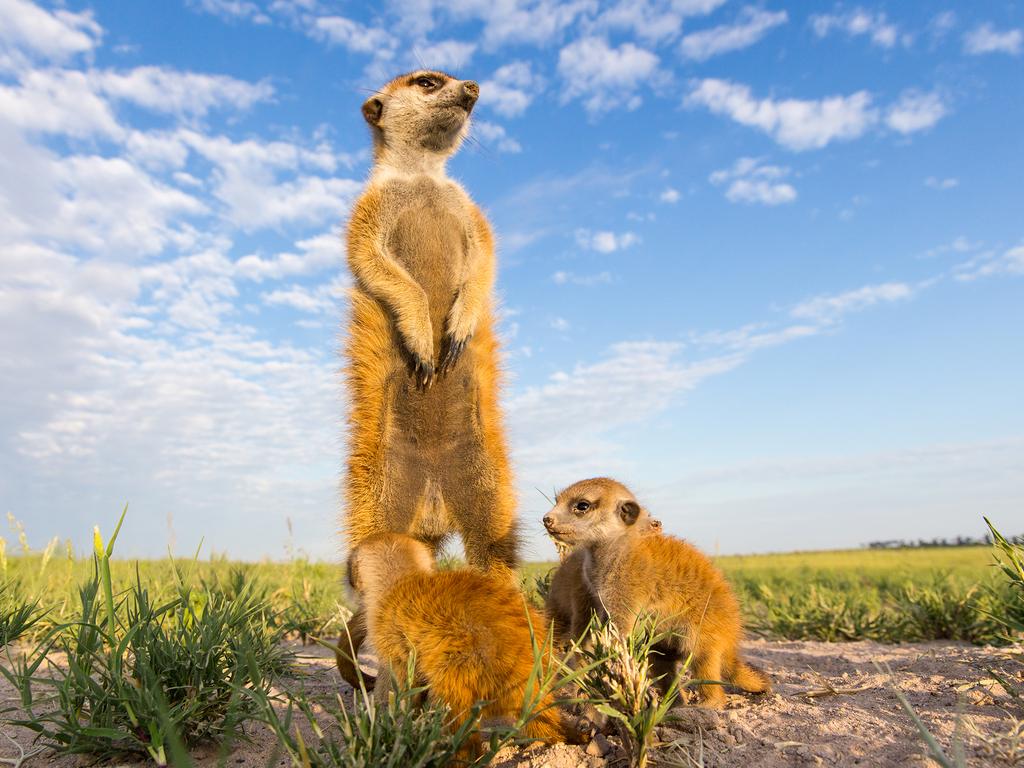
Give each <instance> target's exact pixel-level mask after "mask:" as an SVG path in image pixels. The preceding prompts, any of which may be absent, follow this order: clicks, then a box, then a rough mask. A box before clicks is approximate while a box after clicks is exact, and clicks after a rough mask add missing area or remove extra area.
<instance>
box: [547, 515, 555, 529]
mask: <svg viewBox="0 0 1024 768" xmlns="http://www.w3.org/2000/svg"><path fill="white" fill-rule="evenodd" d="M554 524H555V518H553V517H552V516H551V515H544V527H545V528H551V526H553V525H554Z"/></svg>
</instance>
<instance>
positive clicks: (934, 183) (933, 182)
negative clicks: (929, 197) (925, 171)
mask: <svg viewBox="0 0 1024 768" xmlns="http://www.w3.org/2000/svg"><path fill="white" fill-rule="evenodd" d="M959 184H960V180H959V179H955V178H953V177H952V176H950V177H947V178H945V179H940V178H938V177H936V176H929V177H928V178H927V179H925V180H924V185H925V186H926V187H928V188H929V189H938V190H943V191H945V190H947V189H953V188H955V187H957V186H959Z"/></svg>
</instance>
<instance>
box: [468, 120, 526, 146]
mask: <svg viewBox="0 0 1024 768" xmlns="http://www.w3.org/2000/svg"><path fill="white" fill-rule="evenodd" d="M472 131H473V132H472V134H471V135H473V136H476V137H478V138H479V139H480V141H482V142H483V143H484V144H490V145H493V146H494V147H495V148H496V149H497V150H498V151H499V152H509V153H512V154H515V153H518V152H522V151H523V147H522V146H521V145H520V144H519V142H518V141H516V140H515V139H513V138H512V137H511V136H509V135H508V133H507V132H506V131H505V128H504V127H503V126H500V125H498V124H497V123H490V122H487V121H486V120H474V121H473V127H472Z"/></svg>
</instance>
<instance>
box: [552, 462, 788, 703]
mask: <svg viewBox="0 0 1024 768" xmlns="http://www.w3.org/2000/svg"><path fill="white" fill-rule="evenodd" d="M641 514H643V509H642V508H641V507H640V505H639V504H638V503H637V501H636V498H635V497H634V496H633V494H632V493H630V491H629V489H628V488H626V487H625V486H624V485H622V484H621V483H619V482H616V481H614V480H610V479H608V478H595V479H592V480H582V481H580V482H578V483H575V484H574V485H571V486H569V487H568V488H566V489H565V490H564V491H562V492H561V493H559V494H558V496H557V497H556V499H555V506H554V507H553V508H552V509H551V511H550V512H548V514H547V515H545V516H544V525H545V527H546V528H547V529H548V532H549V533H551V535H553V536H555V537H556V538H558V539H560V540H561V541H563V542H565V543H566V544H570V545H574V546H579V547H583V548H585V549H584V558H583V563H582V570H583V576H584V579H585V580H586V582H587V583H588V585H589V587H590V592H591V595H592V597H593V599H594V601H595V604H596V605H598V606H600V609H601V612H602V614H603V617H607V618H608V619H610V620H611V621H613V622H615V624H616V625H618V626H619V627H620V628H623V629H627V630H628V629H629V628H631V627H633V626H634V624H635V623H636V621H637V620H638V619H639V618H641V617H643V616H653V617H654V619H655V620H656V621H657V626H658V629H659V631H663V632H668V633H670V636H669V637H668V638H666V639H665V640H663V641H661V643H659V645H664V646H666V649H667V650H668V651H669V652H670V654H669V655H666V656H665V657H664V659H663V662H664V663H666V664H668V665H669V666H671V668H672V674H676V669H675V667H676V665H677V660H678V659H679V658H685V657H686V656H687V655H690V654H692V657H693V675H694V677H695V678H696V679H698V680H703V681H725V682H728V683H731V684H732V685H735V686H736V687H738V688H740V689H742V690H744V691H747V692H750V693H764V692H766V691H769V690H770V689H771V684H770V682H769V681H768V678H767V677H766V676H765V675H764V674H762V673H761V672H759V671H758V670H755V669H753V668H752V667H750V666H749V665H747V664H746V663H745V662H744V661H743V659H742V658H741V656H740V652H739V643H740V638H741V637H742V634H743V627H742V623H741V621H740V607H739V603H738V602H737V600H736V596H735V595H734V594H733V591H732V589H731V588H730V586H729V584H728V582H727V581H726V580H725V577H724V576H722V574H721V572H720V571H719V570H718V569H717V568H715V566H714V565H713V564H712V563H711V561H710V560H709V559H708V558H707V557H706V556H705V555H704V554H703V553H701V552H700V551H699V550H698V549H697V548H696V547H694V546H692V545H690V544H688V543H686V542H685V541H682V540H681V539H677V538H674V537H672V536H665V535H661V536H650V535H646V536H645V535H643V531H642V530H638V529H637V527H636V525H635V523H636V521H637V520H638V519H639V518H640V517H641ZM699 691H700V695H701V699H702V700H703V703H704V704H705V705H707V706H709V707H714V708H721V707H722V706H724V704H725V691H724V690H723V689H722V686H721V685H720V684H716V683H713V682H705V683H702V684H700V685H699Z"/></svg>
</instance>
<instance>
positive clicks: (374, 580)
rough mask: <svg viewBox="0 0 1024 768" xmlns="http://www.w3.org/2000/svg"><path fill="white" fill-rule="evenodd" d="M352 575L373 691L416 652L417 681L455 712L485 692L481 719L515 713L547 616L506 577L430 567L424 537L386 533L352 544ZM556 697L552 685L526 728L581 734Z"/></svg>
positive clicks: (543, 734)
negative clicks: (373, 664)
mask: <svg viewBox="0 0 1024 768" xmlns="http://www.w3.org/2000/svg"><path fill="white" fill-rule="evenodd" d="M349 581H350V582H351V584H352V586H353V588H354V589H355V590H356V591H357V592H358V593H359V595H360V597H361V599H362V601H363V605H364V606H365V609H366V617H367V629H368V632H369V639H370V641H371V642H372V643H373V646H374V647H375V648H376V649H377V653H378V655H379V657H380V662H381V672H380V673H379V674H378V677H377V689H376V690H377V691H380V690H381V687H382V686H387V685H389V684H390V681H389V680H388V673H387V672H386V670H388V669H390V670H391V671H392V674H399V675H400V674H403V673H404V671H405V670H406V669H407V665H408V663H409V660H410V658H412V659H413V664H414V665H415V674H416V678H417V683H419V684H423V685H426V686H427V687H428V690H429V695H430V696H431V697H433V698H434V699H436V700H437V701H440V702H442V703H444V704H447V705H448V707H449V708H450V709H451V711H452V714H453V716H454V717H455V722H461V720H462V719H463V718H464V717H465V716H466V715H467V714H468V713H469V711H470V709H471V708H472V706H473V705H474V704H475V703H477V702H479V701H487V702H489V703H488V704H487V706H486V707H485V708H484V710H483V711H482V712H481V717H482V719H484V720H498V721H509V722H514V721H515V720H516V718H517V717H518V716H519V713H520V712H521V710H522V706H523V699H524V691H525V688H526V684H527V681H528V679H529V677H530V673H531V670H532V668H533V660H534V641H533V640H532V639H531V626H532V631H533V633H534V634H533V637H535V638H537V643H538V646H539V647H540V648H541V650H543V646H544V640H543V638H544V636H545V624H544V618H543V617H542V616H541V615H540V614H539V613H537V612H536V611H534V610H533V609H532V608H530V607H529V606H528V605H527V603H526V600H525V599H524V598H523V595H522V594H521V593H520V592H519V591H518V590H517V589H516V588H515V586H513V584H512V583H511V582H510V581H509V580H508V579H506V578H504V577H502V576H499V575H495V574H488V573H482V572H480V571H477V570H469V569H466V570H459V571H434V570H433V557H432V555H431V552H430V549H429V548H428V547H427V546H426V545H425V544H423V543H422V542H420V541H417V540H416V539H413V538H412V537H410V536H405V535H402V534H394V533H385V534H378V535H375V536H371V537H369V538H367V539H365V540H364V541H362V542H361V543H360V544H359V545H358V546H357V547H356V548H355V549H354V550H353V551H352V554H351V555H350V557H349ZM550 661H551V660H550V659H549V658H545V665H547V664H548V663H549V662H550ZM552 702H553V697H552V696H551V694H548V695H546V696H544V697H543V698H542V699H541V700H540V701H539V702H538V704H537V708H536V711H537V713H536V716H535V717H534V718H533V720H531V721H530V723H529V724H528V725H527V726H526V728H525V730H524V733H525V735H527V736H529V737H531V738H536V739H539V740H542V741H545V742H547V743H554V742H560V741H567V740H568V741H578V740H579V735H578V734H577V732H576V729H575V727H574V724H572V723H570V720H569V719H568V718H566V717H564V716H563V714H562V713H561V712H560V711H559V710H558V709H556V708H555V707H553V706H552Z"/></svg>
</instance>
